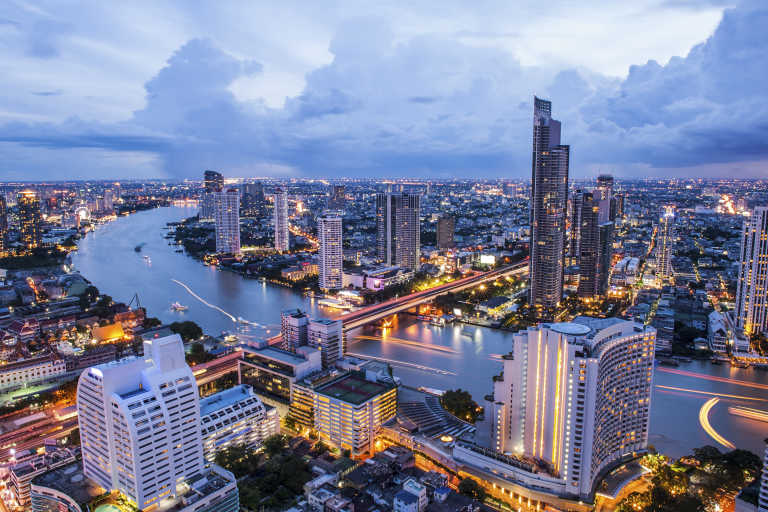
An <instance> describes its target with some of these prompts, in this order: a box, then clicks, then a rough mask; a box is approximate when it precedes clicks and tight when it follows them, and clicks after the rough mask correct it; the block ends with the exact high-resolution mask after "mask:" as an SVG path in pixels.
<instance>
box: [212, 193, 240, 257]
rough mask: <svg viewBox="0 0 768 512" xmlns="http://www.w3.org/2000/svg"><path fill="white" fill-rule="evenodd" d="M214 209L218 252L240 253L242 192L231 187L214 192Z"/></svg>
mask: <svg viewBox="0 0 768 512" xmlns="http://www.w3.org/2000/svg"><path fill="white" fill-rule="evenodd" d="M212 196H213V210H214V218H215V219H214V220H215V221H216V252H218V253H222V254H239V253H240V192H239V191H238V190H237V189H236V188H229V189H227V190H223V191H221V192H214V193H213V194H212Z"/></svg>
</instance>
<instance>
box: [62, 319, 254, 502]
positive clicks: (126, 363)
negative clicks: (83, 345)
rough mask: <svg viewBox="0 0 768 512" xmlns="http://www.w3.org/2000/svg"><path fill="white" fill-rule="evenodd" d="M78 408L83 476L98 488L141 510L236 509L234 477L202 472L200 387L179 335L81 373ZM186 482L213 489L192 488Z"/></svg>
mask: <svg viewBox="0 0 768 512" xmlns="http://www.w3.org/2000/svg"><path fill="white" fill-rule="evenodd" d="M77 411H78V421H79V427H80V439H81V450H82V457H83V473H84V474H85V476H86V477H88V478H90V479H92V480H93V481H95V482H96V483H97V484H98V485H99V486H101V487H103V488H104V489H107V490H110V491H117V492H120V493H122V494H123V495H124V496H125V497H126V498H127V499H128V500H129V501H131V502H132V503H134V504H135V505H136V506H137V507H138V508H139V509H140V510H144V509H147V508H150V507H155V506H158V507H161V508H162V507H165V506H171V505H173V504H174V503H175V501H177V500H182V502H181V505H183V506H178V508H177V509H178V510H179V511H182V510H184V511H187V510H193V509H194V510H204V509H205V510H219V511H233V512H234V511H235V510H237V508H238V506H239V505H238V500H237V485H236V482H235V481H234V477H232V475H231V473H229V472H227V471H224V470H222V469H221V468H213V469H207V468H206V463H205V459H204V458H203V443H202V437H201V433H200V402H199V398H198V391H197V384H196V382H195V377H194V375H193V374H192V370H190V368H189V366H187V363H186V362H185V360H184V348H183V345H182V342H181V338H180V337H179V336H178V335H176V334H174V335H172V336H166V337H164V338H157V339H151V340H146V341H144V357H140V358H139V357H130V358H126V359H122V360H120V361H113V362H110V363H105V364H101V365H98V366H94V367H92V368H89V369H87V370H85V371H84V372H83V373H82V375H81V376H80V380H79V382H78V387H77ZM190 479H191V480H190ZM191 481H194V482H197V484H200V483H201V482H205V481H210V482H212V485H211V487H210V489H214V488H215V489H216V490H215V492H214V493H213V494H206V493H205V492H203V491H201V488H200V487H198V485H196V484H193V485H192V487H194V489H190V482H191ZM213 482H216V483H217V485H213ZM233 489H234V496H233V493H232V490H233ZM192 490H194V491H195V492H192V493H191V494H190V492H191V491H192ZM182 497H183V498H182ZM220 500H221V501H220ZM187 504H189V506H186V505H187ZM206 504H207V506H203V505H206Z"/></svg>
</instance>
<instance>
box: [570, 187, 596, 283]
mask: <svg viewBox="0 0 768 512" xmlns="http://www.w3.org/2000/svg"><path fill="white" fill-rule="evenodd" d="M574 204H578V205H579V208H580V213H579V215H578V217H579V219H580V224H581V225H580V226H579V287H578V291H577V293H578V294H579V297H582V298H592V297H595V296H597V294H598V267H599V263H598V253H599V247H600V229H599V228H598V217H599V214H600V199H599V196H598V197H596V193H593V192H581V193H580V194H579V198H578V199H574Z"/></svg>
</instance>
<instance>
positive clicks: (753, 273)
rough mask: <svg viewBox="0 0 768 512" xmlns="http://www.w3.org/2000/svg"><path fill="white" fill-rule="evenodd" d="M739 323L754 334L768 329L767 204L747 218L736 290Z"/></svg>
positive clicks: (742, 237) (737, 324) (742, 329)
mask: <svg viewBox="0 0 768 512" xmlns="http://www.w3.org/2000/svg"><path fill="white" fill-rule="evenodd" d="M735 316H736V326H737V328H738V330H739V332H740V333H744V334H745V335H747V336H751V335H754V334H757V333H760V332H762V331H765V330H766V329H768V207H766V206H758V207H756V208H755V209H754V210H752V215H750V217H749V218H748V219H747V220H745V221H744V227H743V229H742V234H741V255H740V264H739V274H738V281H737V289H736V309H735Z"/></svg>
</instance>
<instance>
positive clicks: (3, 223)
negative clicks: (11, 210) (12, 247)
mask: <svg viewBox="0 0 768 512" xmlns="http://www.w3.org/2000/svg"><path fill="white" fill-rule="evenodd" d="M7 235H8V210H7V208H6V205H5V197H3V196H2V195H0V254H4V253H5V237H6V236H7Z"/></svg>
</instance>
